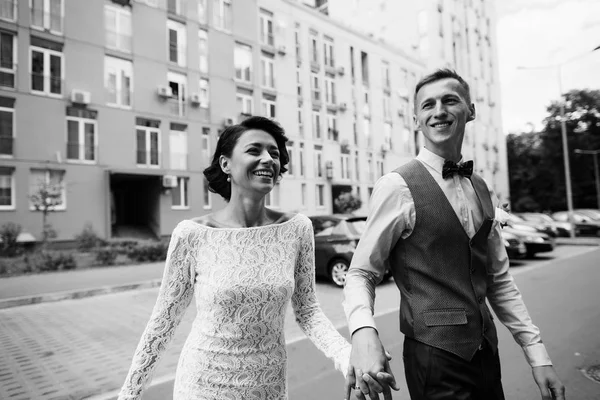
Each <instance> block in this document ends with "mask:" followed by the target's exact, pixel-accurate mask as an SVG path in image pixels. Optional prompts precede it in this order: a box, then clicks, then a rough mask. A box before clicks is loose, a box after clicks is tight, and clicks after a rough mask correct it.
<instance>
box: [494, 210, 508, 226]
mask: <svg viewBox="0 0 600 400" xmlns="http://www.w3.org/2000/svg"><path fill="white" fill-rule="evenodd" d="M509 218H510V215H508V213H507V212H506V211H505V210H504V209H503V208H500V207H496V212H495V214H494V219H495V220H496V221H498V223H499V224H500V226H506V224H507V223H508V219H509Z"/></svg>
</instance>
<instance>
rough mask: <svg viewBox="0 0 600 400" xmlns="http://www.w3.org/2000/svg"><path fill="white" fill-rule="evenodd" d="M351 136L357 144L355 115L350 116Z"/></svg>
mask: <svg viewBox="0 0 600 400" xmlns="http://www.w3.org/2000/svg"><path fill="white" fill-rule="evenodd" d="M352 136H353V138H354V144H355V145H356V146H358V129H357V128H356V115H355V116H354V117H353V118H352Z"/></svg>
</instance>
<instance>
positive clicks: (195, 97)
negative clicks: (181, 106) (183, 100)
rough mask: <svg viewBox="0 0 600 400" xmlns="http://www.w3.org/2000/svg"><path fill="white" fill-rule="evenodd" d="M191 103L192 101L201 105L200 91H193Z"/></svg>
mask: <svg viewBox="0 0 600 400" xmlns="http://www.w3.org/2000/svg"><path fill="white" fill-rule="evenodd" d="M190 103H192V104H194V105H196V106H197V105H200V103H201V99H200V93H192V94H191V95H190Z"/></svg>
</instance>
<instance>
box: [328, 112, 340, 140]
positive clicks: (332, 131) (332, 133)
mask: <svg viewBox="0 0 600 400" xmlns="http://www.w3.org/2000/svg"><path fill="white" fill-rule="evenodd" d="M327 139H329V140H335V141H337V140H338V130H337V118H336V117H335V115H333V114H327Z"/></svg>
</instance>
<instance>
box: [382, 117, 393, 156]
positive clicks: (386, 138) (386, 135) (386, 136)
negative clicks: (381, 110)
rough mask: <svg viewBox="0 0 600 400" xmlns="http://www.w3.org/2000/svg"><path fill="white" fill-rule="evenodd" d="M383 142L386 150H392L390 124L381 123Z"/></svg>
mask: <svg viewBox="0 0 600 400" xmlns="http://www.w3.org/2000/svg"><path fill="white" fill-rule="evenodd" d="M383 143H384V145H386V146H387V148H388V150H393V149H394V146H392V124H390V123H385V124H383Z"/></svg>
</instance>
